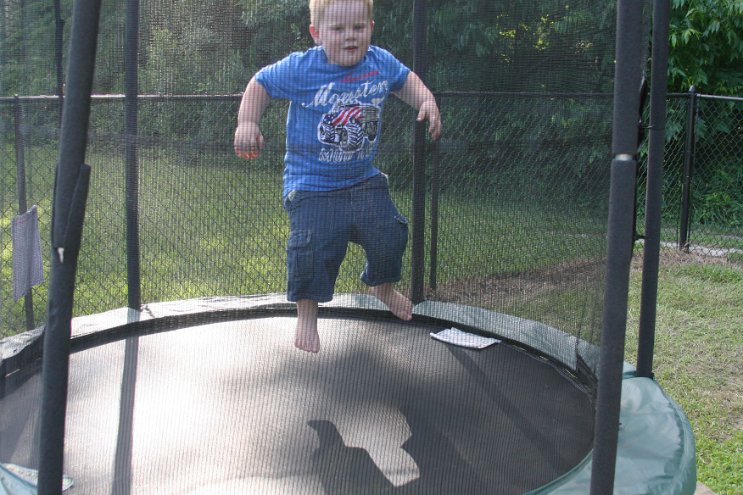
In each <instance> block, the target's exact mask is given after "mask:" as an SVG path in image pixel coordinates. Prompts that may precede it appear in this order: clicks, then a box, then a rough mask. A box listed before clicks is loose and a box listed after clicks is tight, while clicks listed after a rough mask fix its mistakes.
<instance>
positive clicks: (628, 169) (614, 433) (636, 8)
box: [590, 0, 644, 495]
mask: <svg viewBox="0 0 743 495" xmlns="http://www.w3.org/2000/svg"><path fill="white" fill-rule="evenodd" d="M642 28H643V2H637V1H634V0H619V1H618V2H617V34H616V39H617V43H616V68H615V77H614V114H613V123H612V156H613V159H612V162H611V185H610V190H609V230H608V241H607V242H608V245H607V264H606V290H605V293H604V309H603V325H602V326H603V330H602V338H601V351H600V362H599V369H598V375H599V376H598V378H599V379H598V394H597V399H596V418H595V428H594V431H595V436H594V445H593V461H592V466H591V492H590V493H591V495H606V494H607V493H613V491H614V475H615V465H616V458H617V443H618V429H619V409H620V400H621V395H622V368H623V363H624V344H625V327H626V325H627V299H628V291H629V269H630V261H631V257H632V247H633V234H634V233H633V231H632V228H633V223H634V219H633V216H634V215H633V204H634V197H635V195H634V189H635V174H636V170H637V162H636V160H635V155H636V153H637V122H638V121H639V119H640V115H639V107H640V105H639V103H640V102H639V97H640V95H639V93H638V91H637V88H638V87H639V86H640V82H641V80H642V63H641V61H642V58H643V57H642V55H643V52H644V50H643V46H642V45H643V41H642V40H643V36H642Z"/></svg>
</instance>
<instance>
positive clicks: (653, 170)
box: [637, 0, 671, 378]
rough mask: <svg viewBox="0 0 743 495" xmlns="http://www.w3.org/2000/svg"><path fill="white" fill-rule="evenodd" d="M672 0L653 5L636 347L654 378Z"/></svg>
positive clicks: (643, 370)
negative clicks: (643, 228)
mask: <svg viewBox="0 0 743 495" xmlns="http://www.w3.org/2000/svg"><path fill="white" fill-rule="evenodd" d="M670 15H671V2H670V0H655V2H654V5H653V40H652V44H653V51H652V55H651V60H652V61H653V66H652V72H651V77H650V93H651V95H650V133H649V135H648V177H647V192H646V197H645V249H644V251H643V262H642V295H641V297H640V327H639V333H638V335H639V337H638V345H637V376H643V377H647V378H652V377H653V353H654V350H655V317H656V305H657V303H658V265H659V259H660V228H661V208H662V206H663V152H664V147H665V122H666V85H667V84H668V31H669V19H670Z"/></svg>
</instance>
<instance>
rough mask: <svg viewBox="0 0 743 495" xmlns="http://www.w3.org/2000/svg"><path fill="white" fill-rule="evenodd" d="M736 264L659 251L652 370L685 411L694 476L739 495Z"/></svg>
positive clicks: (631, 335) (635, 316)
mask: <svg viewBox="0 0 743 495" xmlns="http://www.w3.org/2000/svg"><path fill="white" fill-rule="evenodd" d="M641 270H642V260H641V255H640V256H638V257H636V258H635V260H634V262H633V268H632V272H631V280H630V295H629V318H628V327H627V328H628V332H627V348H626V360H627V361H628V362H631V363H634V362H635V358H636V346H637V326H638V321H639V316H640V294H641ZM742 307H743V265H741V264H739V263H738V264H732V263H730V262H727V261H725V260H724V259H722V258H713V257H701V256H698V255H693V254H685V253H681V252H678V251H675V250H664V251H662V253H661V263H660V270H659V282H658V304H657V324H656V344H655V357H654V371H655V377H656V380H657V381H658V383H659V384H660V385H661V386H662V387H663V389H664V390H665V391H666V392H667V393H668V395H670V396H671V397H672V398H673V399H674V400H675V401H676V402H678V403H679V405H680V406H681V407H682V408H683V410H684V412H685V413H686V415H687V416H688V418H689V420H690V422H691V425H692V428H693V430H694V435H695V438H696V446H697V470H698V472H697V478H698V480H699V481H700V482H702V483H704V484H705V485H706V486H708V487H709V488H710V489H711V490H713V491H714V492H715V493H717V494H718V495H740V494H741V493H743V374H742V373H741V371H740V370H741V369H743V310H741V308H742Z"/></svg>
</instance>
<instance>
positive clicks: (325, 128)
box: [317, 103, 379, 151]
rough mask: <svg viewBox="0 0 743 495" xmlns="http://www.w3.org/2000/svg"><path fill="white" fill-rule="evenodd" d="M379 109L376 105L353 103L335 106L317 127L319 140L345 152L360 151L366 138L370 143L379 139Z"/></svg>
mask: <svg viewBox="0 0 743 495" xmlns="http://www.w3.org/2000/svg"><path fill="white" fill-rule="evenodd" d="M378 131H379V108H378V107H375V106H374V105H363V104H360V103H352V104H349V105H338V104H336V105H334V106H333V108H332V109H331V110H330V112H328V113H326V114H325V115H323V118H322V121H321V122H320V125H318V126H317V138H318V139H319V140H320V141H321V142H322V143H325V144H332V145H334V146H337V147H339V148H340V149H341V150H343V151H358V150H360V149H361V147H362V146H363V145H364V139H365V138H366V139H367V140H368V141H369V142H370V143H373V142H374V141H375V140H376V139H377V133H378Z"/></svg>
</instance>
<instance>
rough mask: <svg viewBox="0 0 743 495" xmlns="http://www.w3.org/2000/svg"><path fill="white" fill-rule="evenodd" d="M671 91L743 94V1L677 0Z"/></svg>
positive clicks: (672, 27)
mask: <svg viewBox="0 0 743 495" xmlns="http://www.w3.org/2000/svg"><path fill="white" fill-rule="evenodd" d="M669 34H670V54H669V60H668V65H669V72H668V75H669V86H668V87H669V90H670V91H686V90H688V89H689V87H690V86H692V85H694V86H696V87H697V89H699V90H700V91H702V92H704V93H708V94H719V95H739V94H741V92H743V1H741V0H673V3H672V12H671V24H670V33H669Z"/></svg>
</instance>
